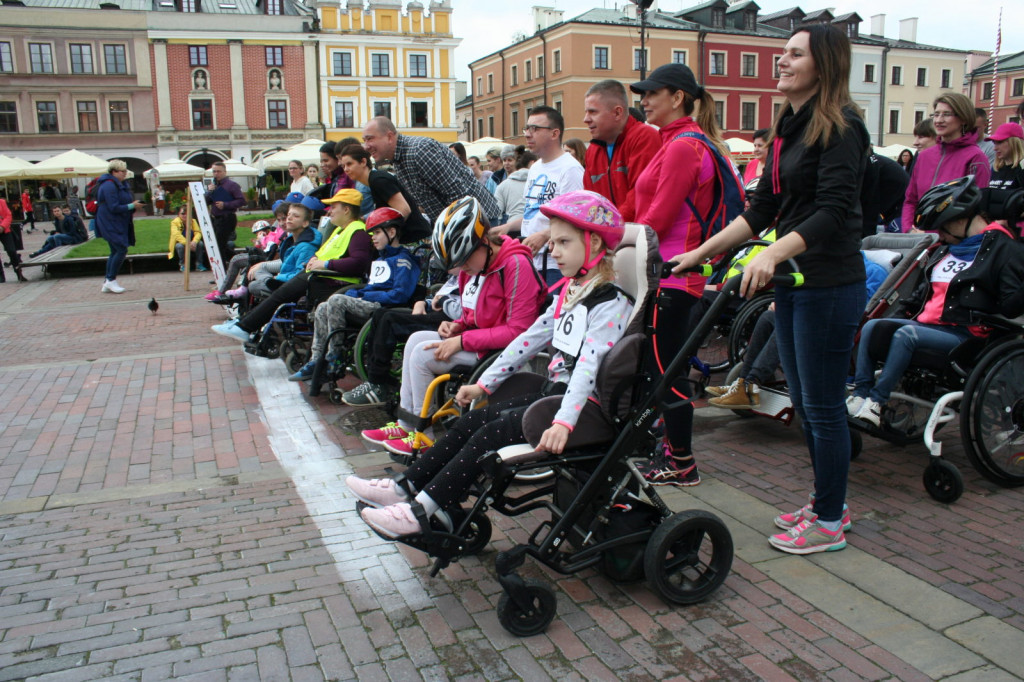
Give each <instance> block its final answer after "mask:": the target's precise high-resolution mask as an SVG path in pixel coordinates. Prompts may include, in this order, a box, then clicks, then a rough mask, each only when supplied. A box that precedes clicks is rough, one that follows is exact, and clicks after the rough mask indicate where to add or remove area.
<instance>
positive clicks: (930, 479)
mask: <svg viewBox="0 0 1024 682" xmlns="http://www.w3.org/2000/svg"><path fill="white" fill-rule="evenodd" d="M923 480H924V489H925V490H927V491H928V494H929V495H931V496H932V499H933V500H935V501H936V502H941V503H943V504H953V503H954V502H956V501H957V500H959V499H960V496H961V495H963V494H964V477H963V476H961V475H960V470H959V469H957V468H956V466H954V465H953V464H950V463H949V462H947V461H946V460H944V459H933V460H932V461H931V463H930V464H929V465H928V466H926V467H925V468H924V477H923Z"/></svg>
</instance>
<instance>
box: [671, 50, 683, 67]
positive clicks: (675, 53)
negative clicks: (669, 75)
mask: <svg viewBox="0 0 1024 682" xmlns="http://www.w3.org/2000/svg"><path fill="white" fill-rule="evenodd" d="M672 63H673V64H686V50H672Z"/></svg>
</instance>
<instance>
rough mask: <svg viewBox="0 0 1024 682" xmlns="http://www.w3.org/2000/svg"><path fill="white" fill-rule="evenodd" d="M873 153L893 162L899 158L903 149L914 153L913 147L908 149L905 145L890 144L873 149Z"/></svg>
mask: <svg viewBox="0 0 1024 682" xmlns="http://www.w3.org/2000/svg"><path fill="white" fill-rule="evenodd" d="M874 149H875V153H876V154H878V155H879V156H884V157H886V158H888V159H892V160H893V161H895V160H896V159H897V158H899V155H900V154H902V153H903V150H904V149H909V150H910V152H911V153H913V152H914V148H913V147H908V146H907V145H905V144H898V143H897V144H890V145H887V146H885V147H875V148H874Z"/></svg>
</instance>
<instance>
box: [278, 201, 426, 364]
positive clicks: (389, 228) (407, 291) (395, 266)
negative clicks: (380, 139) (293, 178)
mask: <svg viewBox="0 0 1024 682" xmlns="http://www.w3.org/2000/svg"><path fill="white" fill-rule="evenodd" d="M404 223H405V219H404V218H403V217H402V214H401V213H399V212H398V211H396V210H395V209H393V208H388V207H384V208H378V209H377V210H375V211H374V212H373V213H371V214H370V215H369V216H367V218H366V231H367V232H369V233H370V239H372V240H373V246H374V248H375V249H377V253H378V257H377V259H376V260H374V261H373V262H372V263H371V264H370V277H369V280H368V281H367V283H366V285H365V286H355V287H351V288H348V289H345V290H344V291H341V292H339V293H336V294H334V295H332V296H331V297H330V298H328V299H327V300H326V301H324V302H323V303H322V304H320V305H319V306H317V309H316V312H315V313H314V324H313V346H312V350H311V353H310V359H309V362H307V363H306V364H305V365H303V366H302V367H300V368H299V370H298V371H297V372H295V374H293V375H291V376H290V377H288V378H289V379H290V380H291V381H309V380H310V379H311V378H312V377H313V369H314V368H315V367H316V363H317V361H318V360H319V359H320V357H321V356H322V355H323V353H324V351H325V350H326V351H327V357H326V361H327V363H328V366H331V365H333V364H334V362H335V361H336V360H338V359H339V358H340V356H341V350H342V348H341V344H342V338H341V335H340V334H332V332H333V331H335V330H337V329H344V328H346V327H352V326H355V325H357V324H359V325H361V324H363V323H365V322H366V320H368V319H369V318H370V316H371V315H373V313H374V311H376V310H377V309H379V308H381V307H384V306H397V305H404V304H406V303H408V301H409V299H410V298H412V295H413V292H414V291H415V290H416V283H417V282H418V281H419V277H420V264H419V260H418V259H417V258H416V257H415V256H413V254H412V252H411V251H409V249H407V248H405V247H404V246H402V245H401V244H400V243H399V242H400V241H401V234H402V227H403V225H404ZM328 338H329V339H330V346H331V347H330V348H329V349H325V348H324V346H325V345H327V344H326V340H327V339H328Z"/></svg>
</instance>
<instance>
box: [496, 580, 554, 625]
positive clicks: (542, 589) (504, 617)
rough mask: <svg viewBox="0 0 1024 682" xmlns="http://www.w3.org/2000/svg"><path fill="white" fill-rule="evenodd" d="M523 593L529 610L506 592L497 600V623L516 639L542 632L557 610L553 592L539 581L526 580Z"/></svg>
mask: <svg viewBox="0 0 1024 682" xmlns="http://www.w3.org/2000/svg"><path fill="white" fill-rule="evenodd" d="M522 589H523V591H524V593H525V594H526V595H528V598H529V600H530V608H529V609H525V610H524V609H523V607H522V606H520V605H519V604H518V603H517V602H516V601H515V600H514V599H512V597H510V596H509V594H508V592H505V593H503V594H502V595H501V598H500V599H499V600H498V622H500V623H501V625H502V627H504V628H505V629H506V630H508V631H509V632H511V633H512V634H513V635H515V636H516V637H530V636H532V635H539V634H540V633H542V632H544V631H545V630H546V629H547V627H548V625H550V624H551V621H552V619H554V617H555V611H556V609H557V608H558V604H557V601H556V599H555V593H554V591H553V590H552V589H551V588H550V587H548V586H547V585H546V584H544V583H542V582H541V581H539V580H533V579H526V580H525V581H524V587H523V588H522Z"/></svg>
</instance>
